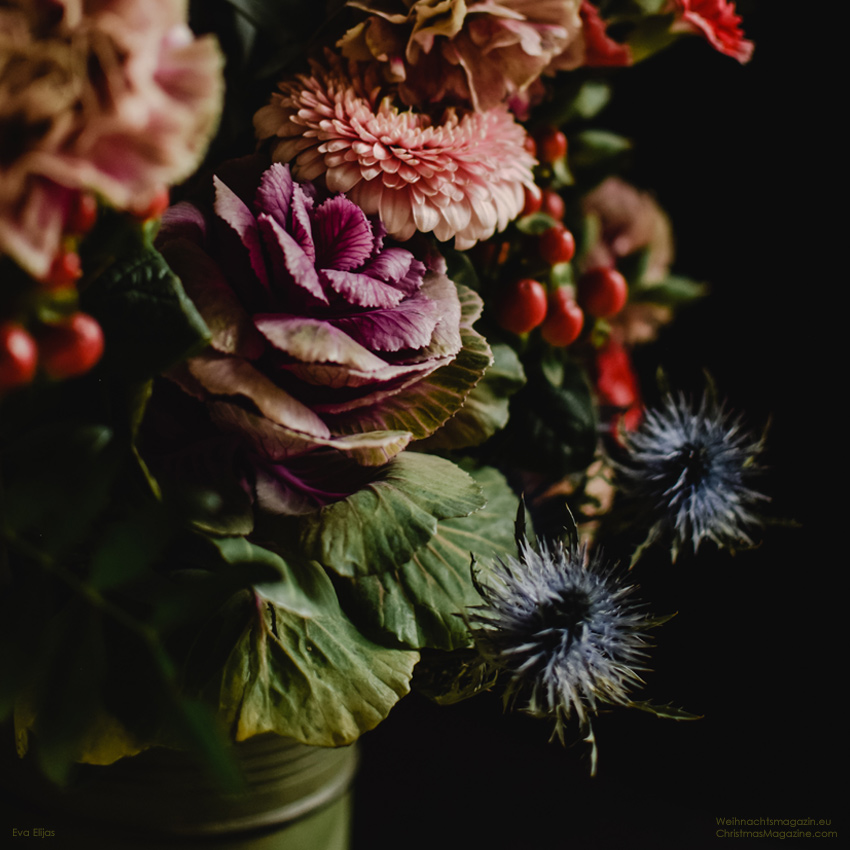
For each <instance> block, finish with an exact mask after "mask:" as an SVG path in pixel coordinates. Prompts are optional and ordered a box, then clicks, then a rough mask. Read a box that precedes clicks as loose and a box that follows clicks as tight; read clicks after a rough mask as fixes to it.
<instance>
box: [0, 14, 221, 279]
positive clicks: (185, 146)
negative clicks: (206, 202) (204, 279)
mask: <svg viewBox="0 0 850 850" xmlns="http://www.w3.org/2000/svg"><path fill="white" fill-rule="evenodd" d="M221 91H222V80H221V56H220V53H219V51H218V48H217V46H216V44H215V42H214V41H213V40H212V39H211V38H201V39H195V38H194V36H193V35H192V33H191V32H190V30H189V29H188V27H187V26H186V2H185V0H10V2H6V3H3V5H2V8H0V131H2V138H3V142H2V146H0V254H8V255H10V256H11V257H12V258H13V259H14V260H16V261H17V262H18V263H19V264H20V265H22V266H23V267H24V268H25V269H26V270H27V271H28V272H29V273H30V274H32V275H34V276H36V277H44V276H45V275H46V274H47V273H48V271H49V269H50V266H51V262H52V261H53V259H54V257H55V256H56V255H57V254H58V252H59V250H60V247H61V242H62V238H63V236H64V234H65V231H66V229H67V228H68V225H69V219H70V217H71V216H72V215H73V210H74V209H75V205H76V204H77V203H78V201H79V197H80V194H81V192H93V193H95V194H97V195H99V196H100V197H101V199H102V200H103V201H105V202H106V203H109V204H111V205H113V206H115V207H118V208H121V209H127V208H133V209H138V208H143V207H144V206H146V205H147V204H149V203H150V202H151V201H152V200H153V199H154V197H155V196H156V195H157V194H160V193H161V192H162V190H163V189H164V188H166V187H167V186H168V185H170V184H173V183H175V182H177V181H179V180H181V179H183V178H184V177H186V176H188V174H190V173H191V172H192V171H193V170H194V169H195V168H196V166H197V164H198V162H199V160H200V158H201V156H202V155H203V153H204V151H205V149H206V144H207V141H208V140H209V138H210V136H211V134H212V132H213V130H214V129H215V125H216V122H217V119H218V113H219V105H220V97H221Z"/></svg>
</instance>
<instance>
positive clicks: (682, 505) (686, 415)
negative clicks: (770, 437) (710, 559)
mask: <svg viewBox="0 0 850 850" xmlns="http://www.w3.org/2000/svg"><path fill="white" fill-rule="evenodd" d="M623 442H624V445H625V449H626V457H625V459H624V460H623V461H621V462H619V463H617V464H616V470H617V479H618V484H619V486H620V489H621V491H622V493H623V495H624V496H625V497H626V498H627V499H630V500H632V501H633V502H634V504H636V505H638V506H639V507H640V510H641V511H642V512H646V513H648V514H649V515H650V516H651V522H652V525H651V528H650V532H649V537H648V539H647V541H646V543H647V544H648V543H651V542H652V541H654V540H655V539H657V538H659V537H669V539H670V542H671V548H672V555H673V560H674V561H675V560H676V557H677V555H678V553H679V551H681V550H682V549H684V548H686V547H691V548H692V549H693V551H694V552H696V551H697V550H698V549H699V546H700V544H701V543H702V542H703V541H704V540H712V541H714V543H716V544H717V546H719V547H721V548H724V547H727V548H732V547H734V546H735V545H741V544H744V545H748V546H752V545H753V541H752V539H751V537H750V534H751V532H752V531H753V530H754V529H755V528H757V527H759V526H760V525H761V524H762V519H761V517H760V515H759V513H758V511H757V506H758V505H759V503H761V502H764V501H767V498H768V497H767V496H765V495H763V494H762V493H760V492H758V491H757V490H755V489H753V486H752V484H753V482H754V479H755V478H756V477H757V476H758V475H759V473H760V472H761V471H762V467H761V466H760V465H759V464H758V458H759V455H760V454H761V452H762V450H763V447H764V439H763V437H756V436H754V435H753V434H752V432H750V431H749V430H748V429H746V428H745V427H744V424H743V420H742V419H741V417H740V416H739V415H737V414H734V413H732V412H730V411H728V410H727V409H725V407H724V406H723V405H722V404H721V403H719V402H718V401H717V399H716V397H715V396H714V394H713V393H712V392H710V391H707V392H706V393H705V394H704V395H703V397H702V399H701V401H700V402H699V404H695V403H693V402H692V401H689V400H688V399H687V398H686V397H685V396H684V395H683V394H681V393H678V394H675V395H674V394H672V393H671V394H668V395H667V396H666V397H665V398H664V401H663V402H662V404H661V405H660V407H658V408H656V409H652V410H648V411H647V412H646V415H645V416H644V419H643V421H642V423H641V424H640V426H639V427H638V428H637V429H636V430H634V431H632V432H630V433H625V434H624V435H623Z"/></svg>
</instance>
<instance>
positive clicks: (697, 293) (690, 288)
mask: <svg viewBox="0 0 850 850" xmlns="http://www.w3.org/2000/svg"><path fill="white" fill-rule="evenodd" d="M707 294H708V285H707V284H705V283H699V282H698V281H695V280H691V279H690V278H687V277H681V276H679V275H669V276H668V277H666V278H664V280H661V281H659V282H658V283H643V284H640V285H639V286H637V287H635V288H634V289H632V290H631V292H630V293H629V299H630V300H631V301H635V302H643V303H649V304H662V305H664V306H667V307H678V306H680V305H682V304H687V303H688V302H690V301H695V300H696V299H697V298H703V297H705V296H706V295H707Z"/></svg>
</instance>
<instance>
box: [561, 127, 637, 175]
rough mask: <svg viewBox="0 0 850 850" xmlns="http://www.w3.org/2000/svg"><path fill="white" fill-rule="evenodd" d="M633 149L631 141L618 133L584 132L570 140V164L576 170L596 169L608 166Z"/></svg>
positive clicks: (602, 131) (603, 131)
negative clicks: (616, 158) (613, 160)
mask: <svg viewBox="0 0 850 850" xmlns="http://www.w3.org/2000/svg"><path fill="white" fill-rule="evenodd" d="M631 147H632V143H631V141H630V140H629V139H627V138H625V136H620V135H618V134H617V133H611V132H609V131H607V130H584V131H582V132H581V133H577V134H576V135H575V136H572V137H571V138H570V162H571V164H572V166H573V168H574V169H575V170H579V169H588V168H595V167H598V166H600V165H603V164H605V165H607V164H608V163H609V162H610V161H611V160H612V159H614V158H615V157H618V156H620V155H621V154H623V153H625V152H626V151H628V150H630V149H631Z"/></svg>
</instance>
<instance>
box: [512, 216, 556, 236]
mask: <svg viewBox="0 0 850 850" xmlns="http://www.w3.org/2000/svg"><path fill="white" fill-rule="evenodd" d="M558 224H559V222H558V220H557V219H554V218H552V216H551V215H547V214H546V213H542V212H536V213H531V214H530V215H524V216H523V217H522V218H519V219H517V221H516V229H517V230H518V231H519V232H520V233H524V234H526V236H540V235H541V234H543V233H545V232H546V231H547V230H551V229H552V228H553V227H557V226H558Z"/></svg>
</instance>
